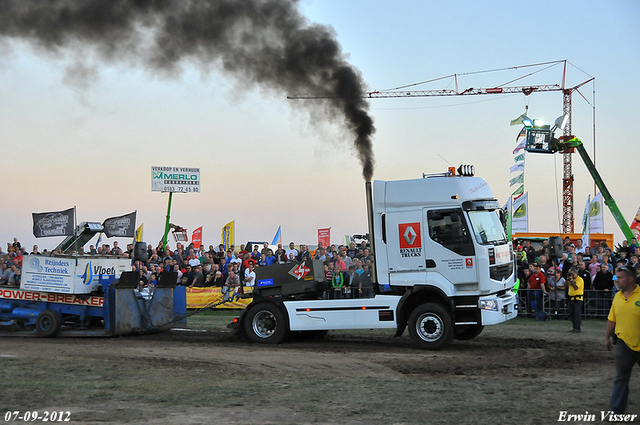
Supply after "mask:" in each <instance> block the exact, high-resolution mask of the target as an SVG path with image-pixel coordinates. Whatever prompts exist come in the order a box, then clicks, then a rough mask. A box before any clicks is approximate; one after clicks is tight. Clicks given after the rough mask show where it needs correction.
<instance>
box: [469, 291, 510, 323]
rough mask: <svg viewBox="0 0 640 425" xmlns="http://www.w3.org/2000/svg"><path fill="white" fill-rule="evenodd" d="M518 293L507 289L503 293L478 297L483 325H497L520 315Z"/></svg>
mask: <svg viewBox="0 0 640 425" xmlns="http://www.w3.org/2000/svg"><path fill="white" fill-rule="evenodd" d="M516 301H517V300H516V294H515V293H514V292H513V291H507V292H505V293H504V294H503V295H497V294H493V295H488V296H486V297H480V298H479V299H478V307H479V308H480V316H481V320H482V325H483V326H487V325H495V324H498V323H502V322H506V321H507V320H511V319H513V318H515V317H516V316H517V315H518V311H517V310H516V305H517V302H516Z"/></svg>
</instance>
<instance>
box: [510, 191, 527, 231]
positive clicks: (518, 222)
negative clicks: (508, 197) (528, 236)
mask: <svg viewBox="0 0 640 425" xmlns="http://www.w3.org/2000/svg"><path fill="white" fill-rule="evenodd" d="M528 195H529V193H528V192H527V193H525V194H524V195H523V196H521V197H519V198H518V199H516V200H515V201H513V216H512V218H511V232H512V233H511V234H512V235H513V234H515V233H520V232H528V231H529V211H528V207H529V205H528V204H529V196H528Z"/></svg>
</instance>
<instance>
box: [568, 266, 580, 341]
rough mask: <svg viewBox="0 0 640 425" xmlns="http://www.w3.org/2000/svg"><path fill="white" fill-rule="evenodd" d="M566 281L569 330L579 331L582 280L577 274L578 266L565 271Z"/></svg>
mask: <svg viewBox="0 0 640 425" xmlns="http://www.w3.org/2000/svg"><path fill="white" fill-rule="evenodd" d="M567 283H568V284H569V317H570V318H571V323H572V324H573V329H571V332H573V333H580V325H581V324H582V299H583V295H584V281H583V280H582V278H581V277H580V276H578V268H577V267H576V266H573V267H571V268H570V269H569V272H568V273H567Z"/></svg>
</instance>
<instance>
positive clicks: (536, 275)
mask: <svg viewBox="0 0 640 425" xmlns="http://www.w3.org/2000/svg"><path fill="white" fill-rule="evenodd" d="M528 283H529V289H530V295H531V297H530V298H529V302H530V303H531V312H532V313H533V312H535V313H537V312H539V311H542V301H543V298H542V292H543V291H544V293H545V294H546V293H547V289H546V285H545V284H546V280H545V277H544V273H542V271H540V264H538V263H536V264H535V265H534V271H533V273H531V274H530V275H529V279H528Z"/></svg>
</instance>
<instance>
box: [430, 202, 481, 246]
mask: <svg viewBox="0 0 640 425" xmlns="http://www.w3.org/2000/svg"><path fill="white" fill-rule="evenodd" d="M427 217H428V220H429V237H430V238H431V239H432V240H433V241H434V242H437V243H439V244H440V245H442V246H444V247H445V248H447V249H450V250H451V251H453V252H455V253H456V254H460V255H474V254H475V250H474V248H473V242H472V240H471V237H470V234H469V228H468V227H467V223H466V221H465V219H464V215H463V213H462V210H461V209H453V210H451V209H449V210H430V211H429V212H428V213H427Z"/></svg>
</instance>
